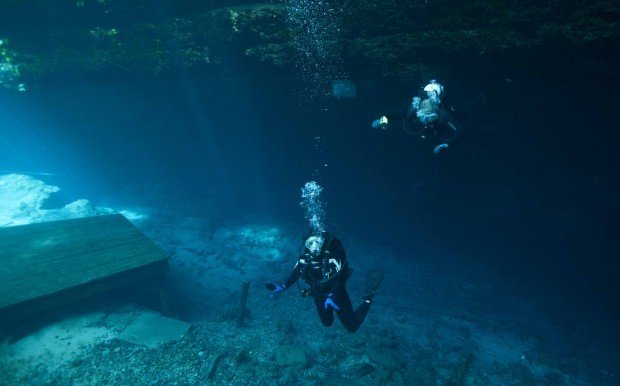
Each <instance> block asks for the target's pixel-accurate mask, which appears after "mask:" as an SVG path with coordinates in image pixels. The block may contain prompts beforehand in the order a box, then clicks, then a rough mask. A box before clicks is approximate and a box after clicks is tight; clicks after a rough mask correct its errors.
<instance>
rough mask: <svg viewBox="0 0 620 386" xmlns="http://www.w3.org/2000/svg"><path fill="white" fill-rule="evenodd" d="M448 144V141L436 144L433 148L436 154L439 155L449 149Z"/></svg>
mask: <svg viewBox="0 0 620 386" xmlns="http://www.w3.org/2000/svg"><path fill="white" fill-rule="evenodd" d="M448 147H449V146H448V144H447V143H442V144H440V145H437V146H435V149H433V153H435V155H439V154H441V153H443V152H444V151H446V150H448Z"/></svg>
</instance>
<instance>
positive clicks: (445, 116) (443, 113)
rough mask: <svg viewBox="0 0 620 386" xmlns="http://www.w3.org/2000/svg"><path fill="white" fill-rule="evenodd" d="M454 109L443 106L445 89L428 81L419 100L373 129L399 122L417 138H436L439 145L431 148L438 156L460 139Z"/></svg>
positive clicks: (380, 121)
mask: <svg viewBox="0 0 620 386" xmlns="http://www.w3.org/2000/svg"><path fill="white" fill-rule="evenodd" d="M477 99H479V101H478V100H477V103H478V104H482V103H484V94H480V95H479V96H478V98H477ZM454 113H455V110H454V107H453V106H450V105H448V104H446V102H445V96H444V86H443V85H441V84H440V83H438V82H437V81H436V80H434V79H433V80H431V81H430V82H429V83H428V84H427V85H426V86H424V88H423V93H422V94H421V96H415V97H414V98H413V100H412V102H411V104H410V105H408V106H407V108H406V110H405V111H404V112H403V111H400V110H399V111H393V112H390V113H388V114H387V115H384V116H382V117H381V118H378V119H376V120H374V121H373V122H372V127H373V128H380V129H386V128H387V127H388V125H389V123H390V122H393V121H402V125H403V129H404V130H405V132H407V133H409V134H417V135H419V136H420V138H423V139H426V138H429V137H436V138H439V140H440V142H439V144H438V145H436V146H435V147H434V148H433V153H434V154H435V155H439V154H441V153H443V152H445V151H446V150H448V149H449V148H450V147H451V146H452V145H453V144H454V143H455V142H456V141H458V140H459V139H460V138H461V136H462V135H463V126H462V125H461V124H460V123H459V120H457V118H456V117H455V115H454Z"/></svg>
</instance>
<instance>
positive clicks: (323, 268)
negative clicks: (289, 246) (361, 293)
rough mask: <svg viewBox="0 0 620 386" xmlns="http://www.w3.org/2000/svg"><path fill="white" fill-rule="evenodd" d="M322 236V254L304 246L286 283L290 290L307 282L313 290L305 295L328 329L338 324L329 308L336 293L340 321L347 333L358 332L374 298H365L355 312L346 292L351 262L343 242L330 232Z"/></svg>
mask: <svg viewBox="0 0 620 386" xmlns="http://www.w3.org/2000/svg"><path fill="white" fill-rule="evenodd" d="M322 237H324V240H325V242H324V244H323V247H322V248H321V251H320V253H319V254H317V255H316V256H315V255H312V254H311V253H310V251H309V250H308V249H307V248H306V247H305V246H304V247H303V249H302V252H301V256H299V259H298V260H297V263H296V264H295V267H294V268H293V271H292V272H291V274H290V275H289V277H288V279H286V281H285V282H284V284H285V285H286V288H290V287H291V286H292V285H293V284H295V282H296V281H297V280H299V279H303V280H304V281H305V282H306V284H307V285H308V286H309V288H308V290H307V291H305V294H306V295H309V296H312V297H313V298H314V304H315V306H316V310H317V312H318V314H319V317H320V318H321V322H322V323H323V325H325V326H326V327H329V326H331V325H332V324H333V323H334V312H333V309H332V308H331V307H329V308H328V309H325V300H327V296H328V295H329V294H330V293H331V294H333V295H334V296H333V300H334V302H335V303H336V305H337V306H338V307H339V308H340V309H339V310H338V311H336V314H337V315H338V319H340V322H342V324H343V325H344V326H345V327H346V329H347V330H349V331H351V332H355V331H357V329H358V328H359V327H360V325H361V324H362V322H363V321H364V318H365V317H366V314H368V310H369V309H370V304H371V302H370V299H364V301H363V302H362V304H361V305H360V306H359V307H358V308H357V309H356V310H353V305H352V304H351V299H350V298H349V294H348V293H347V289H346V282H347V279H348V278H349V263H348V261H347V254H346V252H345V250H344V247H343V246H342V242H341V241H340V239H338V238H337V237H335V236H333V235H332V234H330V233H324V234H323V236H322Z"/></svg>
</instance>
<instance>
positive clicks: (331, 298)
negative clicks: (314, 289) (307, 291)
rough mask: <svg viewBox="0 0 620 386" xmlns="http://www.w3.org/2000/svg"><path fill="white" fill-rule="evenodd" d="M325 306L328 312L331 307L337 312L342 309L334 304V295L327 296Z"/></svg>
mask: <svg viewBox="0 0 620 386" xmlns="http://www.w3.org/2000/svg"><path fill="white" fill-rule="evenodd" d="M324 306H325V309H326V310H328V309H329V307H331V308H333V309H334V310H336V311H340V307H338V305H337V304H336V302H334V294H329V295H327V299H325V303H324Z"/></svg>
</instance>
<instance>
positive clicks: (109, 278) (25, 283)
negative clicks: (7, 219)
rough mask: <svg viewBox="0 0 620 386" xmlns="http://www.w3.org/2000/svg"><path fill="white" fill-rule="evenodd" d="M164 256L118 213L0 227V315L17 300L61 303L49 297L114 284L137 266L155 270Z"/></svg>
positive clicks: (25, 302) (137, 271)
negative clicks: (73, 290)
mask: <svg viewBox="0 0 620 386" xmlns="http://www.w3.org/2000/svg"><path fill="white" fill-rule="evenodd" d="M166 260H167V258H166V256H165V254H164V252H163V251H162V250H161V249H160V248H159V247H157V245H155V243H153V242H152V241H151V240H149V239H148V238H147V237H146V236H144V235H143V234H142V233H141V232H140V231H139V230H138V229H137V228H136V227H135V226H134V225H133V224H131V223H130V222H129V221H128V220H127V219H126V218H125V217H124V216H123V215H120V214H113V215H106V216H97V217H87V218H81V219H73V220H62V221H54V222H47V223H40V224H30V225H22V226H16V227H9V228H0V317H2V316H3V315H2V314H5V315H4V316H6V312H7V310H11V312H14V311H15V310H16V309H17V307H18V306H19V305H21V304H24V305H25V304H28V307H29V308H32V309H36V307H32V303H33V302H34V301H36V300H37V299H41V300H46V301H49V300H53V301H52V303H62V300H59V299H53V298H54V296H56V295H67V296H68V295H70V292H71V290H72V289H78V288H79V289H80V292H84V293H85V294H86V293H93V292H100V291H104V290H106V289H110V288H114V287H115V286H118V285H120V284H121V283H127V282H129V281H131V277H130V276H132V274H134V273H135V274H139V273H140V271H141V270H142V271H145V272H146V271H148V272H155V271H158V270H159V269H158V268H157V267H161V266H162V265H165V264H166ZM137 276H139V275H137ZM108 282H109V283H108ZM89 286H90V287H92V288H90V289H89V288H88V287H89ZM75 295H76V294H72V295H71V296H68V297H71V298H75V297H76V296H75Z"/></svg>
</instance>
